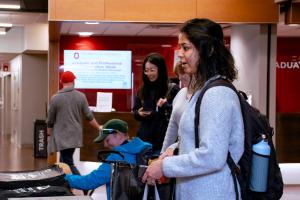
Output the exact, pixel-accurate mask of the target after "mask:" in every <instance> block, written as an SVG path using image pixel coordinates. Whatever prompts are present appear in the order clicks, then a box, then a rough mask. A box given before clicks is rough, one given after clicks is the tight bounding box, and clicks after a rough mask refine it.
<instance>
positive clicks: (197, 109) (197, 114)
mask: <svg viewBox="0 0 300 200" xmlns="http://www.w3.org/2000/svg"><path fill="white" fill-rule="evenodd" d="M216 86H226V87H229V88H231V89H232V90H234V91H235V92H237V90H236V89H235V87H234V86H233V85H232V83H230V82H229V81H227V80H225V79H222V78H220V79H216V80H213V81H211V82H209V83H207V84H206V85H205V86H204V87H203V89H202V90H201V92H200V94H199V96H198V99H197V102H196V106H195V119H194V123H195V127H194V128H195V147H196V148H199V129H198V128H199V123H200V120H199V119H200V105H201V102H202V99H203V96H204V93H205V92H206V91H207V90H208V89H209V88H212V87H216Z"/></svg>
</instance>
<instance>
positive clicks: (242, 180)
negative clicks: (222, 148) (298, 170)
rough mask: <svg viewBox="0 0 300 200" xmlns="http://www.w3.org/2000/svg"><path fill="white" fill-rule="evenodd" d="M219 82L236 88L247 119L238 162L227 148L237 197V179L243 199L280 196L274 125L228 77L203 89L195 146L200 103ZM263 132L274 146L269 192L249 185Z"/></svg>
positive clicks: (281, 186)
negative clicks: (205, 94) (207, 92)
mask: <svg viewBox="0 0 300 200" xmlns="http://www.w3.org/2000/svg"><path fill="white" fill-rule="evenodd" d="M216 86H226V87H229V88H231V89H232V90H234V91H235V92H236V94H237V95H238V97H239V100H240V104H241V111H242V115H243V121H244V132H245V143H244V153H243V155H242V157H241V159H240V160H239V162H238V166H239V167H238V166H237V165H236V164H235V163H234V161H233V159H232V158H231V156H230V152H228V156H227V164H228V166H229V168H230V169H231V172H232V177H233V182H234V186H235V193H236V199H237V200H238V199H239V191H238V187H237V181H236V180H238V182H239V184H240V188H241V197H242V199H243V200H252V199H255V200H278V199H280V198H281V196H282V194H283V181H282V175H281V171H280V168H279V165H278V162H277V158H276V152H275V148H274V144H273V141H272V136H273V134H274V133H273V128H272V127H271V126H270V124H269V121H268V119H267V117H266V116H264V115H262V114H261V113H260V112H259V110H257V109H256V108H254V107H252V106H251V105H250V104H249V103H248V102H247V101H246V100H245V98H244V95H242V94H241V93H240V92H239V91H237V90H236V88H235V87H234V86H233V84H232V83H230V82H229V81H227V80H225V79H222V78H220V79H216V80H212V81H210V82H208V83H207V84H206V85H205V86H204V88H203V89H202V91H201V93H200V95H199V97H198V99H197V102H196V106H195V147H196V148H199V133H198V127H199V118H200V105H201V101H202V98H203V95H204V93H205V92H206V90H208V89H209V88H212V87H216ZM261 134H265V135H266V136H267V139H268V144H269V146H270V148H271V155H270V158H269V172H268V173H269V174H268V186H267V191H266V192H253V191H251V190H250V188H249V183H250V173H251V164H252V154H253V152H252V145H254V144H256V143H257V142H258V141H259V140H258V139H259V138H261Z"/></svg>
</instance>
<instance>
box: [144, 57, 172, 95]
mask: <svg viewBox="0 0 300 200" xmlns="http://www.w3.org/2000/svg"><path fill="white" fill-rule="evenodd" d="M147 62H150V63H151V64H153V65H155V66H156V67H157V68H158V77H157V79H156V80H155V81H154V82H151V81H150V80H149V78H148V77H147V75H146V74H145V73H144V71H145V67H146V63H147ZM142 79H143V85H142V87H141V88H140V90H139V91H138V96H139V97H140V98H141V99H145V98H147V97H148V95H150V94H149V91H150V89H152V88H155V89H156V90H157V92H156V100H158V99H159V98H164V96H165V95H166V93H167V90H168V83H169V80H168V72H167V65H166V62H165V59H164V58H163V57H162V55H160V54H158V53H151V54H149V55H147V56H146V58H145V59H144V63H143V73H142Z"/></svg>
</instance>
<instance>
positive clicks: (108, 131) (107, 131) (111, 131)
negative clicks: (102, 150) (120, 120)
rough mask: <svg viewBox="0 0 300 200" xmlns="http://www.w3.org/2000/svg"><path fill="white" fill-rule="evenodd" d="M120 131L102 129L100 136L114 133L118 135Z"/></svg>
mask: <svg viewBox="0 0 300 200" xmlns="http://www.w3.org/2000/svg"><path fill="white" fill-rule="evenodd" d="M117 132H118V131H117V130H115V129H112V128H105V129H102V130H101V131H100V134H105V135H108V134H113V133H117Z"/></svg>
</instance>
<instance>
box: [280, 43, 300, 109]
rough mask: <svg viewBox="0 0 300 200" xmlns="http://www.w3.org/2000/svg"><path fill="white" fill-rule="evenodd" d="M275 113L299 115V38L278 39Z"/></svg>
mask: <svg viewBox="0 0 300 200" xmlns="http://www.w3.org/2000/svg"><path fill="white" fill-rule="evenodd" d="M276 111H277V112H280V113H300V38H278V40H277V63H276Z"/></svg>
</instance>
